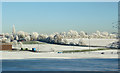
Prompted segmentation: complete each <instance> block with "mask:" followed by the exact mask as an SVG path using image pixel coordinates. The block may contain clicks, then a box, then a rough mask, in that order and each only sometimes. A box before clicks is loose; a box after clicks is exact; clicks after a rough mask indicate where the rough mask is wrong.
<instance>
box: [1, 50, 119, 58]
mask: <svg viewBox="0 0 120 73" xmlns="http://www.w3.org/2000/svg"><path fill="white" fill-rule="evenodd" d="M102 52H104V54H101V53H102ZM117 52H118V51H117V50H104V51H91V52H79V53H57V52H46V53H37V52H29V51H0V53H2V57H0V59H31V58H32V59H33V58H34V59H36V58H59V59H79V58H118V54H117Z"/></svg>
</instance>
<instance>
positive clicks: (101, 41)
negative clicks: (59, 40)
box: [66, 38, 117, 46]
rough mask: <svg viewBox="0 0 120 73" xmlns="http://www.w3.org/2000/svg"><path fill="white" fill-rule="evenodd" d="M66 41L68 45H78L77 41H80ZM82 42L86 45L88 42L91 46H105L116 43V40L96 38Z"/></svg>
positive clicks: (83, 39) (84, 39) (85, 39)
mask: <svg viewBox="0 0 120 73" xmlns="http://www.w3.org/2000/svg"><path fill="white" fill-rule="evenodd" d="M66 40H67V41H68V43H70V42H74V43H78V42H79V40H81V39H66ZM82 41H83V42H84V43H85V44H86V45H89V41H90V45H92V46H107V45H109V44H110V43H113V42H115V41H117V39H104V38H103V39H100V38H99V39H98V38H91V39H88V38H82Z"/></svg>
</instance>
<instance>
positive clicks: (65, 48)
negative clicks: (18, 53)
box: [23, 44, 100, 51]
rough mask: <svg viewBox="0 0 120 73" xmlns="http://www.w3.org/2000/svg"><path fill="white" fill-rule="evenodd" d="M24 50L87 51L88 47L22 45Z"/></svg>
mask: <svg viewBox="0 0 120 73" xmlns="http://www.w3.org/2000/svg"><path fill="white" fill-rule="evenodd" d="M23 47H24V48H29V49H30V50H32V48H36V50H37V51H52V50H54V51H62V50H84V49H89V47H80V46H64V45H56V44H24V45H23ZM97 48H100V47H90V49H97Z"/></svg>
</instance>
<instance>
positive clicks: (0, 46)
mask: <svg viewBox="0 0 120 73" xmlns="http://www.w3.org/2000/svg"><path fill="white" fill-rule="evenodd" d="M0 50H12V44H8V43H0Z"/></svg>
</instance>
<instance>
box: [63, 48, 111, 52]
mask: <svg viewBox="0 0 120 73" xmlns="http://www.w3.org/2000/svg"><path fill="white" fill-rule="evenodd" d="M98 50H109V48H99V49H86V50H67V51H63V53H71V52H88V51H98Z"/></svg>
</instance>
